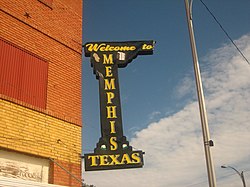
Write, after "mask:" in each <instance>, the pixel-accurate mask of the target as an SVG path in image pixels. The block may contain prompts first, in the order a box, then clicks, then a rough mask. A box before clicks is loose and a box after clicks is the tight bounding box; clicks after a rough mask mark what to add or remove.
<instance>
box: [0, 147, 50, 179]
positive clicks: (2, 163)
mask: <svg viewBox="0 0 250 187" xmlns="http://www.w3.org/2000/svg"><path fill="white" fill-rule="evenodd" d="M0 176H3V177H9V178H16V179H23V180H29V181H35V182H42V183H48V180H49V161H48V160H47V159H42V158H37V157H31V156H27V155H24V154H20V153H15V152H9V151H4V150H0Z"/></svg>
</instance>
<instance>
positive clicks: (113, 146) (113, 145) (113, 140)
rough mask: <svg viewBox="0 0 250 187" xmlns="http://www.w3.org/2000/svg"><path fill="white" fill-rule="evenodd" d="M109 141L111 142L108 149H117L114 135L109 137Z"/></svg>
mask: <svg viewBox="0 0 250 187" xmlns="http://www.w3.org/2000/svg"><path fill="white" fill-rule="evenodd" d="M109 141H110V144H111V146H110V150H111V151H115V150H117V147H118V145H117V142H116V137H111V138H110V140H109Z"/></svg>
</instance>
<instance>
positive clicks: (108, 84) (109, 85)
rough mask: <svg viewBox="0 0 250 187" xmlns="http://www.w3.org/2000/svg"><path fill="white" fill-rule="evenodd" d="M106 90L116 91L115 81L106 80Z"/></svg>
mask: <svg viewBox="0 0 250 187" xmlns="http://www.w3.org/2000/svg"><path fill="white" fill-rule="evenodd" d="M104 84H105V87H104V90H115V79H114V78H112V79H104Z"/></svg>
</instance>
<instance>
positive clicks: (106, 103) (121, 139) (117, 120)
mask: <svg viewBox="0 0 250 187" xmlns="http://www.w3.org/2000/svg"><path fill="white" fill-rule="evenodd" d="M154 43H155V42H154V41H132V42H90V43H86V44H85V45H84V52H85V56H86V57H90V62H91V66H92V67H93V70H94V74H95V75H96V78H97V79H98V80H99V94H100V115H101V137H100V139H99V142H98V143H97V146H96V148H95V149H94V153H89V154H84V161H85V170H86V171H95V170H109V169H125V168H140V167H142V166H143V154H144V153H143V151H133V150H132V146H130V145H129V142H128V141H127V139H126V136H124V135H123V128H122V115H121V103H120V91H119V82H118V68H123V67H126V66H127V65H128V63H130V62H131V61H132V60H133V59H134V58H136V57H137V56H138V55H150V54H153V49H154Z"/></svg>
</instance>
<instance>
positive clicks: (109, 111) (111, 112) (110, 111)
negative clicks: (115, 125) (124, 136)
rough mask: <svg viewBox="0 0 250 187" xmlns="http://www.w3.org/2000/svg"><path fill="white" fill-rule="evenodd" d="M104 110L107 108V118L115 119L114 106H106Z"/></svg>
mask: <svg viewBox="0 0 250 187" xmlns="http://www.w3.org/2000/svg"><path fill="white" fill-rule="evenodd" d="M106 108H107V118H117V116H116V106H106Z"/></svg>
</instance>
